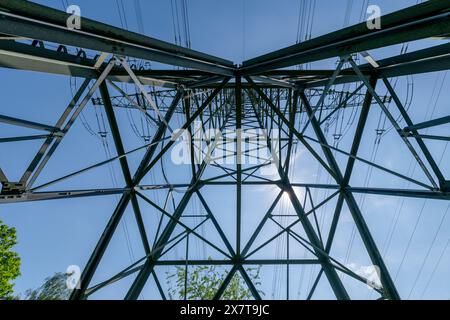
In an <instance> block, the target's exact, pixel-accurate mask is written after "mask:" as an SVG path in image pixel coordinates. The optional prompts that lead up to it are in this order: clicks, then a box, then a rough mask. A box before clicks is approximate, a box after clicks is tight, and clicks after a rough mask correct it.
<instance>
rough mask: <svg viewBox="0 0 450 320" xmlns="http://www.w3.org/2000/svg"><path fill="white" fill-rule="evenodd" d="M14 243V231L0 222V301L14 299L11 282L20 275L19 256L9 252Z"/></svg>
mask: <svg viewBox="0 0 450 320" xmlns="http://www.w3.org/2000/svg"><path fill="white" fill-rule="evenodd" d="M16 243H17V238H16V229H14V228H9V227H8V226H7V225H5V224H3V222H2V221H1V220H0V299H14V296H13V291H14V290H13V288H14V283H13V282H12V281H13V280H14V279H15V278H17V277H18V276H19V275H20V258H19V255H18V254H17V253H16V252H14V251H11V248H12V247H13V246H14V245H15V244H16Z"/></svg>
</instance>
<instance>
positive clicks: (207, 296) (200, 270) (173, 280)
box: [166, 265, 263, 300]
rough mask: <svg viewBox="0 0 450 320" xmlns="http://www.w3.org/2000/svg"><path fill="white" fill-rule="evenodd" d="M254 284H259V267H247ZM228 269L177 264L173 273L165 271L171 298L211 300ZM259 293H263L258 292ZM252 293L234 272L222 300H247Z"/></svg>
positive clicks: (251, 296)
mask: <svg viewBox="0 0 450 320" xmlns="http://www.w3.org/2000/svg"><path fill="white" fill-rule="evenodd" d="M247 271H248V273H249V277H250V279H251V280H252V282H253V284H254V285H255V286H258V285H260V284H261V283H260V267H255V268H249V269H247ZM227 274H228V271H223V270H218V268H217V266H215V265H211V266H195V267H190V268H189V269H188V273H187V275H186V268H185V267H182V266H178V267H177V268H176V272H175V273H166V281H167V284H168V286H169V297H170V298H171V299H184V297H185V296H186V299H188V300H212V299H213V298H214V295H215V294H216V292H217V290H218V288H219V286H220V285H221V284H222V282H223V281H224V279H225V278H226V276H227ZM260 294H263V293H262V292H260ZM252 298H253V295H252V293H251V291H250V289H248V287H247V286H246V284H245V282H244V280H243V279H242V278H241V277H239V275H238V273H236V274H235V275H234V276H233V278H232V279H231V280H230V283H229V284H228V287H227V289H226V290H225V291H224V293H223V295H222V299H224V300H249V299H252Z"/></svg>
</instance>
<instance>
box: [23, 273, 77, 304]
mask: <svg viewBox="0 0 450 320" xmlns="http://www.w3.org/2000/svg"><path fill="white" fill-rule="evenodd" d="M66 280H67V274H66V273H62V272H57V273H55V274H54V275H53V276H52V277H48V278H46V279H45V282H44V284H43V285H42V286H40V287H39V288H37V289H34V290H31V289H29V290H27V291H26V292H25V298H24V299H25V300H68V299H69V297H70V293H71V291H72V290H70V289H69V288H67V285H66Z"/></svg>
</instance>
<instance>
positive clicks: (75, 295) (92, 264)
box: [70, 92, 182, 300]
mask: <svg viewBox="0 0 450 320" xmlns="http://www.w3.org/2000/svg"><path fill="white" fill-rule="evenodd" d="M181 95H182V93H181V92H178V93H177V95H176V96H175V98H174V99H173V101H172V104H171V105H170V107H169V109H168V110H167V113H166V116H165V119H166V122H167V123H169V122H170V119H171V118H172V116H173V114H174V112H175V109H176V107H177V105H178V102H179V101H180V98H181ZM166 129H167V126H166V125H165V124H164V123H161V124H160V125H159V127H158V130H157V131H156V133H155V136H154V137H153V140H152V143H154V144H152V146H151V147H149V148H148V150H147V152H146V153H145V155H144V157H143V159H142V161H141V163H140V165H139V167H138V169H137V170H136V173H135V175H134V178H133V186H135V185H136V184H137V183H139V181H140V180H141V174H142V171H144V170H145V168H146V166H147V164H148V162H149V161H150V160H151V158H152V157H153V155H154V153H155V151H156V149H157V147H158V144H157V143H156V142H158V141H160V140H161V138H162V137H163V135H164V132H165V131H166ZM130 198H131V192H130V191H126V192H124V194H123V195H122V197H121V198H120V200H119V203H118V204H117V206H116V208H115V210H114V212H113V214H112V216H111V218H110V220H109V221H108V224H107V225H106V227H105V230H104V231H103V233H102V235H101V237H100V239H99V241H98V243H97V245H96V247H95V249H94V251H93V252H92V254H91V257H90V258H89V261H88V263H87V264H86V267H85V268H84V270H83V273H82V274H81V278H80V289H75V290H73V291H72V294H71V296H70V300H79V299H83V298H84V296H83V295H84V292H85V291H86V289H87V288H88V286H89V283H90V281H91V279H92V277H93V275H94V273H95V270H96V269H97V267H98V264H99V263H100V260H101V258H102V257H103V254H104V253H105V251H106V248H107V247H108V244H109V242H110V241H111V238H112V236H113V234H114V231H115V230H116V228H117V225H118V224H119V222H120V219H121V218H122V215H123V213H124V212H125V209H126V207H127V205H128V203H129V201H130Z"/></svg>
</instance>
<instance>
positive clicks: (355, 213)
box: [300, 78, 400, 300]
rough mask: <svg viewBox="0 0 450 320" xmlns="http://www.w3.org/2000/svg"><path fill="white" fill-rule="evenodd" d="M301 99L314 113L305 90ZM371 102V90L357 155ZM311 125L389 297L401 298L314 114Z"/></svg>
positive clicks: (355, 146)
mask: <svg viewBox="0 0 450 320" xmlns="http://www.w3.org/2000/svg"><path fill="white" fill-rule="evenodd" d="M371 81H376V80H375V79H374V78H372V80H371ZM369 95H370V96H369ZM300 99H301V100H302V102H303V105H304V107H305V109H306V112H307V113H308V114H311V115H312V112H313V110H312V108H311V106H310V104H309V101H308V99H307V98H306V95H305V93H304V92H300ZM371 102H372V94H371V92H368V93H367V95H366V99H365V108H364V110H365V111H363V112H362V114H361V116H360V121H359V123H358V128H357V132H356V134H355V138H354V142H353V146H352V152H353V153H354V154H355V155H356V153H357V151H358V148H359V144H360V142H361V137H362V133H363V130H364V126H365V123H366V120H367V115H368V112H369V107H370V104H371ZM311 125H312V127H313V129H314V132H315V133H316V136H317V139H318V140H319V142H320V143H321V146H322V150H323V152H324V154H325V157H326V159H327V161H328V163H329V165H330V167H331V168H333V170H334V171H335V172H336V175H337V181H336V182H337V183H338V184H339V185H340V186H341V188H342V189H343V192H344V199H345V200H346V202H347V205H348V208H349V210H350V212H351V214H352V217H353V220H354V221H355V225H356V227H357V229H358V232H359V234H360V235H361V238H362V240H363V242H364V245H365V246H366V249H367V252H368V254H369V256H370V258H371V260H372V263H373V264H374V265H376V266H378V267H379V268H380V273H381V275H380V277H381V283H382V285H383V288H384V290H385V292H386V296H387V297H388V298H389V299H394V300H399V299H400V296H399V294H398V292H397V289H396V287H395V285H394V282H393V280H392V278H391V276H390V274H389V271H388V269H387V267H386V265H385V263H384V261H383V258H382V256H381V254H380V251H379V250H378V247H377V245H376V243H375V240H374V239H373V237H372V235H371V233H370V230H369V227H368V226H367V224H366V222H365V220H364V217H363V215H362V213H361V210H360V209H359V207H358V204H357V203H356V200H355V198H354V196H353V194H352V193H351V192H350V191H348V190H347V189H346V188H347V186H346V185H345V184H343V183H344V177H343V176H342V173H341V171H340V169H339V166H338V164H337V162H336V159H335V158H334V156H333V153H332V152H331V150H330V148H327V147H326V146H327V145H328V143H327V140H326V138H325V135H324V133H323V131H322V129H321V128H320V125H319V123H318V121H317V118H316V117H315V116H314V115H312V117H311ZM350 160H351V162H350ZM349 164H350V166H349V167H348V168H349V169H350V170H349V171H348V177H350V174H351V168H352V167H353V164H354V159H353V158H352V157H350V158H349Z"/></svg>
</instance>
